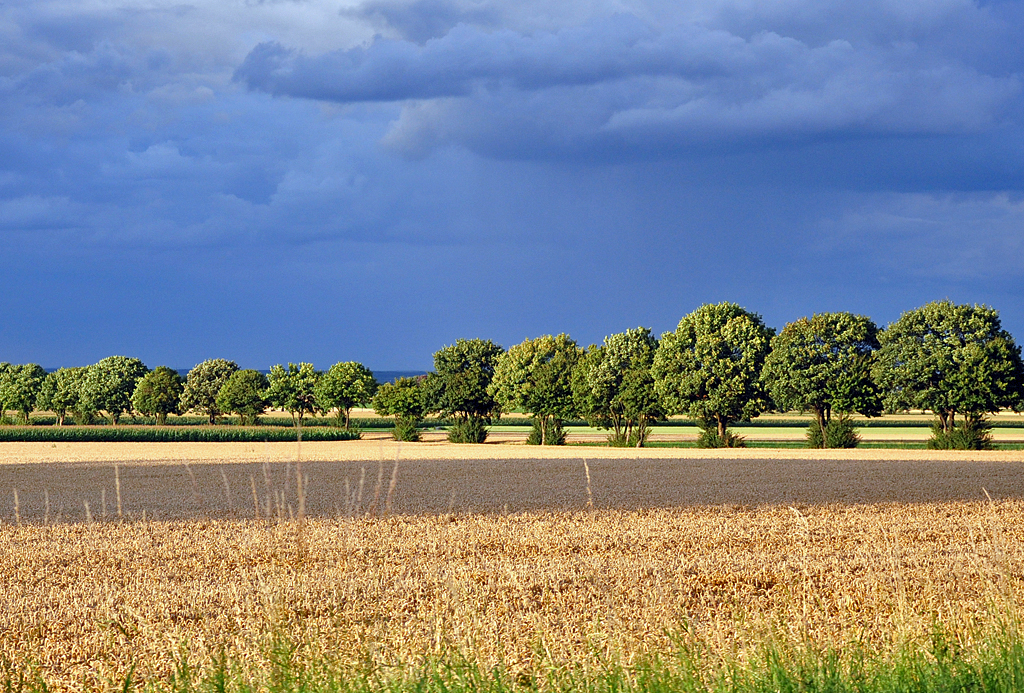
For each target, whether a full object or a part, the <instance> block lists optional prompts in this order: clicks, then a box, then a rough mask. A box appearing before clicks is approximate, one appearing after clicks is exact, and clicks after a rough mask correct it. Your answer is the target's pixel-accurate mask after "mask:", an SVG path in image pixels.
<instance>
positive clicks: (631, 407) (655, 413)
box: [572, 327, 664, 447]
mask: <svg viewBox="0 0 1024 693" xmlns="http://www.w3.org/2000/svg"><path fill="white" fill-rule="evenodd" d="M657 348H658V340H657V339H655V338H654V336H653V335H652V334H651V330H650V329H649V328H646V327H638V328H636V329H631V330H626V331H625V332H620V333H618V334H613V335H609V336H608V337H605V339H604V342H603V343H602V344H601V345H600V346H594V347H591V348H590V349H588V350H587V352H586V354H585V355H584V356H583V357H582V359H581V360H580V362H579V365H578V366H577V367H576V370H575V372H574V374H573V383H572V390H573V400H574V402H575V405H576V408H577V410H578V411H579V412H580V414H581V415H582V416H583V417H584V418H586V419H587V421H588V422H589V423H590V424H591V425H593V426H597V427H599V428H605V429H610V430H611V431H612V436H611V438H610V440H611V442H612V444H614V445H634V446H636V447H642V446H643V445H644V443H645V442H646V441H647V434H648V432H649V425H650V423H651V422H652V421H656V420H659V419H662V418H664V411H663V408H662V406H661V400H660V398H659V397H658V394H657V393H656V392H655V390H654V378H653V376H652V374H651V366H652V365H653V363H654V355H655V353H656V352H657Z"/></svg>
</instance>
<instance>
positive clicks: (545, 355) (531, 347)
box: [488, 334, 583, 445]
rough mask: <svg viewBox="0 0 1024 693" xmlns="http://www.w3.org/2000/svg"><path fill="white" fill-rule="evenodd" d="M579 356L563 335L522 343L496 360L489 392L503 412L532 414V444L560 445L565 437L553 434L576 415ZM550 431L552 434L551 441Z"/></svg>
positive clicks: (579, 351) (528, 340) (562, 434)
mask: <svg viewBox="0 0 1024 693" xmlns="http://www.w3.org/2000/svg"><path fill="white" fill-rule="evenodd" d="M582 355H583V350H582V349H580V348H579V346H578V345H577V344H576V342H574V341H573V340H572V339H570V338H569V336H568V335H566V334H560V335H558V336H557V337H552V336H551V335H544V336H543V337H538V338H536V339H527V340H524V341H523V342H521V343H519V344H516V345H515V346H513V347H511V348H509V350H508V351H506V352H505V353H504V354H502V355H501V356H500V358H498V362H497V364H496V365H495V368H494V378H493V380H492V381H491V384H490V387H489V388H488V391H489V392H490V394H492V395H493V396H494V399H495V401H496V402H497V403H498V405H499V406H500V407H501V408H502V410H503V411H506V412H508V411H514V410H517V409H519V410H524V411H528V412H530V413H532V414H533V415H534V424H533V425H534V432H535V433H536V434H537V435H536V437H537V442H536V443H535V444H537V445H563V444H564V443H565V434H564V433H556V431H558V432H560V431H561V429H562V422H563V421H564V420H565V419H567V418H571V417H573V416H575V415H576V412H575V407H574V403H573V398H572V372H573V369H574V368H575V367H576V364H577V363H578V362H579V360H580V358H581V357H582ZM549 431H550V432H552V433H553V434H554V437H552V438H550V439H549V438H548V435H547V434H548V432H549ZM530 440H531V441H532V440H533V435H532V434H531V438H530ZM530 444H534V443H530Z"/></svg>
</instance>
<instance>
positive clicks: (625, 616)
mask: <svg viewBox="0 0 1024 693" xmlns="http://www.w3.org/2000/svg"><path fill="white" fill-rule="evenodd" d="M157 468H159V467H157ZM53 471H56V468H54V469H53ZM771 471H772V472H776V471H778V470H777V469H773V470H771ZM865 471H867V470H865ZM762 478H763V477H762ZM748 481H749V483H750V485H751V486H755V487H756V486H760V485H762V483H761V482H759V481H757V480H756V479H753V478H752V479H749V480H748ZM122 483H124V480H122ZM532 485H533V486H536V485H537V484H536V482H532ZM168 492H169V493H171V491H168ZM769 497H771V494H769V495H768V496H765V497H764V498H765V499H767V498H769ZM1022 512H1024V503H1022V502H1021V501H1018V500H1013V501H1001V502H988V501H985V502H945V503H924V504H894V503H883V504H868V505H831V504H829V505H811V506H808V505H805V504H800V505H794V506H793V507H786V506H759V507H757V508H737V507H721V506H720V507H694V508H674V509H656V510H628V511H627V510H598V511H592V512H591V511H571V512H541V511H538V512H529V513H518V514H510V515H502V514H489V515H463V514H454V515H445V514H442V515H420V516H399V515H390V516H387V517H383V518H368V517H361V518H334V519H314V520H307V521H304V522H298V521H296V522H283V523H278V522H265V521H259V522H257V521H253V520H236V521H192V522H169V523H161V522H151V521H146V522H124V523H118V522H107V523H101V522H96V523H92V524H84V523H79V524H58V525H50V526H41V525H33V526H27V525H26V526H22V527H16V526H12V525H11V524H10V523H5V524H4V525H3V526H0V574H2V575H3V580H2V581H0V661H3V662H5V663H6V664H5V666H9V667H10V666H13V667H14V668H15V670H19V671H21V670H26V671H28V672H30V673H31V674H33V675H36V676H39V677H41V678H43V679H44V680H45V681H47V682H48V687H49V689H50V690H72V689H73V690H83V689H92V688H94V687H95V688H100V689H113V688H119V687H120V682H122V681H124V680H125V677H126V675H127V673H128V672H129V671H131V672H132V674H131V675H132V676H133V677H134V680H136V681H138V680H154V679H155V680H162V681H165V682H166V681H168V680H169V679H170V677H171V675H172V673H173V672H175V671H176V670H180V668H181V667H182V663H183V662H188V665H189V666H191V667H197V668H202V667H204V666H207V667H208V666H209V665H210V663H211V661H212V660H214V659H215V658H218V657H229V658H230V659H231V661H232V662H240V663H241V664H242V665H244V666H246V667H252V669H253V670H254V671H259V670H261V668H262V667H265V666H267V664H268V663H269V662H271V661H277V660H279V659H280V658H281V657H285V658H291V659H293V660H294V661H311V660H312V659H315V658H316V657H327V658H329V659H330V661H333V662H342V663H344V662H352V663H353V665H355V664H356V663H359V664H360V666H364V665H365V663H366V662H368V661H369V662H377V663H379V664H381V665H397V666H403V665H407V666H415V665H416V663H417V662H421V661H422V658H423V657H426V656H430V655H431V654H434V653H439V652H442V651H445V650H446V649H450V648H455V649H457V650H458V651H461V652H464V653H465V654H466V656H468V657H471V658H472V659H474V660H476V661H481V662H484V663H488V662H491V663H495V662H499V661H500V662H503V663H504V664H505V666H507V667H509V668H511V669H512V671H513V672H515V671H526V672H529V671H533V670H536V669H537V668H538V667H540V668H542V667H543V666H551V665H554V666H557V665H558V664H559V663H567V662H571V663H572V664H573V665H574V666H588V664H587V663H588V662H591V663H593V665H594V666H599V665H600V662H602V661H608V660H609V659H615V658H619V659H621V660H623V661H626V662H628V661H630V660H632V659H633V658H635V657H638V656H642V655H643V654H644V653H646V652H659V651H669V650H671V648H672V646H673V643H674V642H677V641H679V640H686V639H688V638H694V639H699V640H700V642H702V643H703V646H704V647H706V648H708V656H709V657H711V656H714V654H715V651H722V652H729V653H733V654H736V653H738V655H739V656H741V657H742V656H743V654H742V653H744V652H746V651H749V650H750V648H753V647H756V644H757V643H758V642H763V641H764V639H765V638H772V637H779V638H782V639H788V640H791V641H796V642H814V643H834V644H836V645H839V646H841V645H842V643H844V642H859V643H862V644H866V645H867V646H868V647H871V648H878V649H881V650H884V649H885V648H886V647H889V646H890V645H892V644H893V643H894V642H906V641H914V640H916V639H927V638H929V637H931V636H932V633H933V632H934V631H933V629H934V625H935V623H937V622H940V623H942V624H943V625H944V626H946V627H947V628H949V629H951V630H952V632H955V633H957V634H958V635H957V637H958V638H961V640H960V641H958V642H954V643H953V644H952V646H955V647H959V646H966V645H967V644H969V643H968V641H969V639H970V638H971V637H972V635H971V634H972V633H973V632H975V630H974V629H975V628H976V627H983V626H984V625H985V623H986V622H989V621H990V620H991V619H993V618H995V617H998V616H999V615H1002V616H1004V617H1006V616H1008V615H1013V614H1015V613H1017V610H1018V608H1019V604H1018V602H1017V601H1016V598H1015V597H1014V596H1013V595H1014V594H1019V590H1020V589H1021V588H1022V587H1024V584H1022V572H1021V566H1022V565H1024V522H1021V521H1020V520H1021V516H1022Z"/></svg>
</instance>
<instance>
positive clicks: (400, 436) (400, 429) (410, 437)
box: [391, 416, 420, 443]
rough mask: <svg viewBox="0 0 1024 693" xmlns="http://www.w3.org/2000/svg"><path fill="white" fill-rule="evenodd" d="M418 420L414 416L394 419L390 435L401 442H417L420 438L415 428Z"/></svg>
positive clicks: (418, 431)
mask: <svg viewBox="0 0 1024 693" xmlns="http://www.w3.org/2000/svg"><path fill="white" fill-rule="evenodd" d="M418 421H419V419H417V418H416V417H401V416H400V417H398V418H396V419H395V427H394V428H393V429H391V437H392V438H394V439H395V440H399V441H402V442H403V443H417V442H419V440H420V430H419V429H418V428H416V424H417V422H418Z"/></svg>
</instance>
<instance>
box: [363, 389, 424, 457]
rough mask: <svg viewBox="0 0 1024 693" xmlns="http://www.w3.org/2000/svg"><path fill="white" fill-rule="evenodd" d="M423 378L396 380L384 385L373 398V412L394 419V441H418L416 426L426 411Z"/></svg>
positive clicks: (418, 435)
mask: <svg viewBox="0 0 1024 693" xmlns="http://www.w3.org/2000/svg"><path fill="white" fill-rule="evenodd" d="M423 380H424V379H423V378H397V379H395V381H394V382H393V383H384V384H383V385H381V386H380V387H379V388H377V392H376V394H375V395H374V396H373V410H374V411H375V412H377V413H378V414H380V415H381V416H393V417H395V428H394V430H393V432H392V435H393V436H394V438H395V440H402V441H409V442H415V441H417V440H419V439H420V434H419V431H418V430H417V428H416V424H418V423H419V422H420V420H421V419H422V418H423V415H424V414H425V413H426V410H427V403H426V398H425V397H424V393H423Z"/></svg>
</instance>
